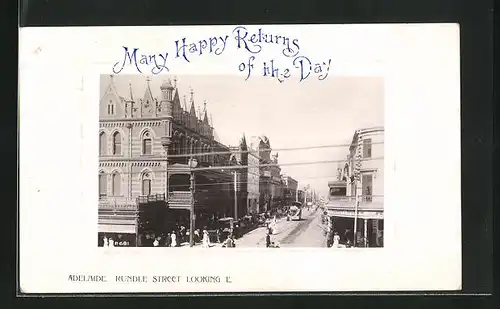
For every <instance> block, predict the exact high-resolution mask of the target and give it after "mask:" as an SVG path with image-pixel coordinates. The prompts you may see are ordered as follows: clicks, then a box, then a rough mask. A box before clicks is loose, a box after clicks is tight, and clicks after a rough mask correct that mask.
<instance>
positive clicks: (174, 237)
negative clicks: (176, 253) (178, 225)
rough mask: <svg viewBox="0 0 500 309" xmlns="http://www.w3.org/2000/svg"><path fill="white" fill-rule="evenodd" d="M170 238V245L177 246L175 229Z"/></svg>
mask: <svg viewBox="0 0 500 309" xmlns="http://www.w3.org/2000/svg"><path fill="white" fill-rule="evenodd" d="M170 238H171V239H172V241H171V242H170V246H171V247H177V235H176V234H175V231H173V232H172V234H171V235H170Z"/></svg>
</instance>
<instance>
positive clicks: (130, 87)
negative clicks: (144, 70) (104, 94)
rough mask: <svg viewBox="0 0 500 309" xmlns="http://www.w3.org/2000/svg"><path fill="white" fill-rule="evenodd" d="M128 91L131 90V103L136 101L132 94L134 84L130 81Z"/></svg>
mask: <svg viewBox="0 0 500 309" xmlns="http://www.w3.org/2000/svg"><path fill="white" fill-rule="evenodd" d="M128 89H129V90H130V101H133V100H134V95H133V94H132V82H131V81H128Z"/></svg>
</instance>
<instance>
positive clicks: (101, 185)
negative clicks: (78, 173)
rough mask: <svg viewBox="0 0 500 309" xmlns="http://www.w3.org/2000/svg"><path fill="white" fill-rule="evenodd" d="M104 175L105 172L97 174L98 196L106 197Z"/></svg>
mask: <svg viewBox="0 0 500 309" xmlns="http://www.w3.org/2000/svg"><path fill="white" fill-rule="evenodd" d="M106 189H107V186H106V175H105V174H100V175H99V198H104V197H106V195H107V194H106V191H107V190H106Z"/></svg>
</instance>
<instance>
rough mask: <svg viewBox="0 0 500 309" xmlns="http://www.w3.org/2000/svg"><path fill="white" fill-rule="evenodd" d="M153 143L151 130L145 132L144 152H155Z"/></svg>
mask: <svg viewBox="0 0 500 309" xmlns="http://www.w3.org/2000/svg"><path fill="white" fill-rule="evenodd" d="M152 147H153V144H152V141H151V134H150V133H149V131H146V132H144V134H143V135H142V154H144V155H151V154H153V149H152Z"/></svg>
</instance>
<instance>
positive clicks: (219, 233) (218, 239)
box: [216, 228, 222, 243]
mask: <svg viewBox="0 0 500 309" xmlns="http://www.w3.org/2000/svg"><path fill="white" fill-rule="evenodd" d="M216 233H217V242H218V243H220V240H221V234H222V232H221V229H220V228H218V229H217V232H216Z"/></svg>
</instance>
